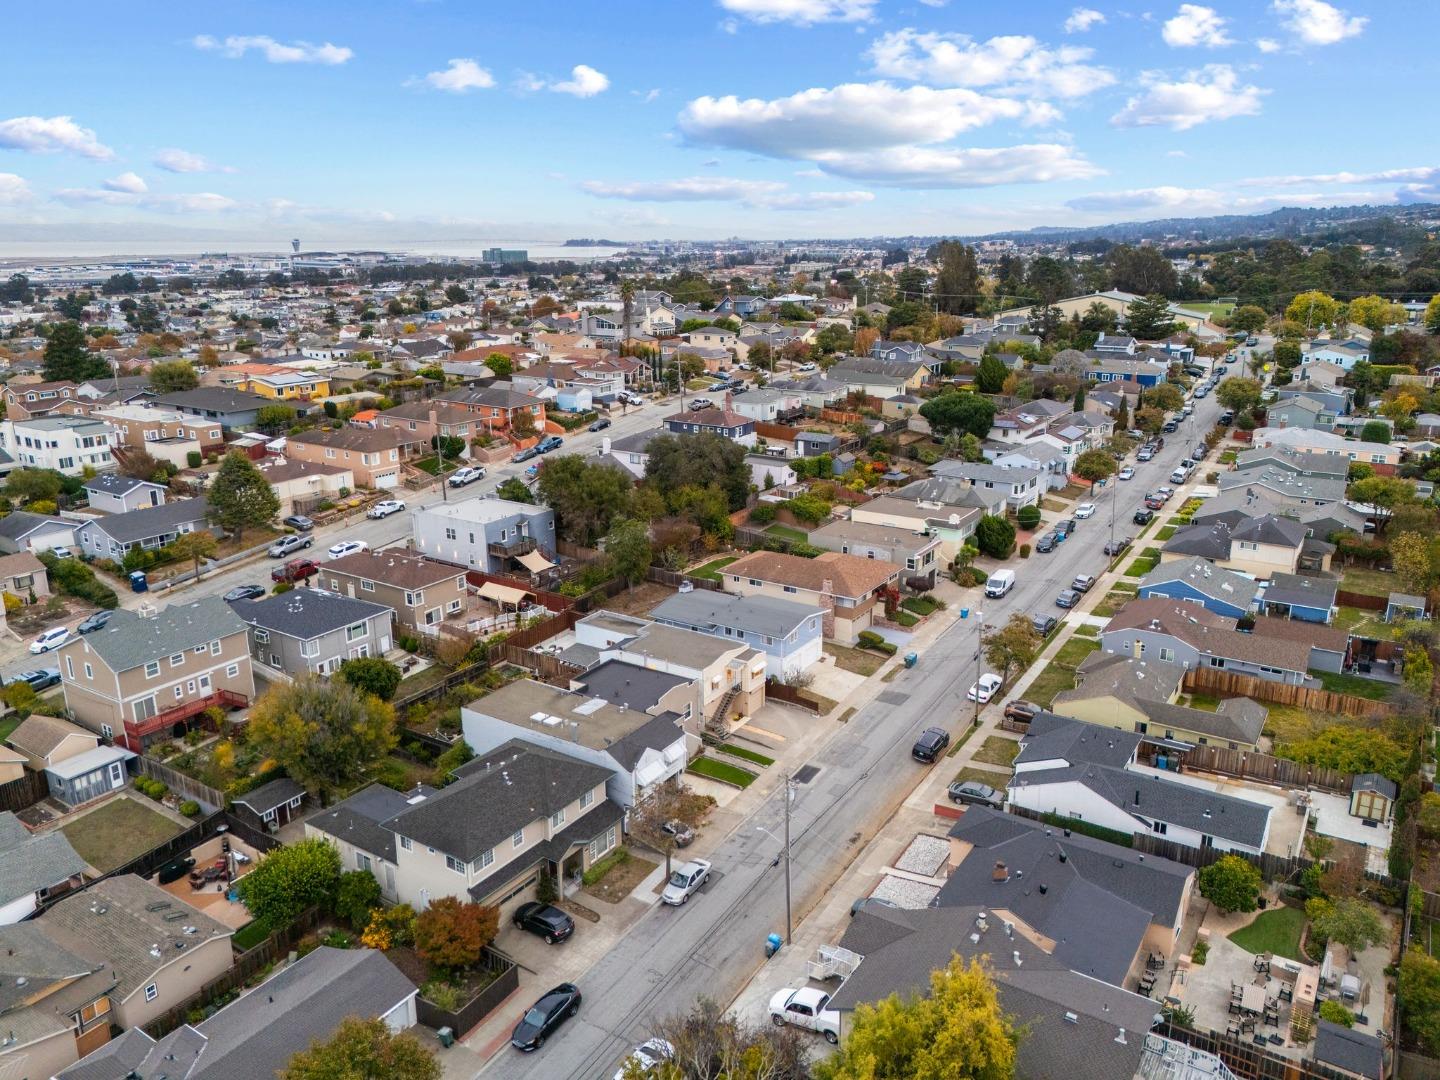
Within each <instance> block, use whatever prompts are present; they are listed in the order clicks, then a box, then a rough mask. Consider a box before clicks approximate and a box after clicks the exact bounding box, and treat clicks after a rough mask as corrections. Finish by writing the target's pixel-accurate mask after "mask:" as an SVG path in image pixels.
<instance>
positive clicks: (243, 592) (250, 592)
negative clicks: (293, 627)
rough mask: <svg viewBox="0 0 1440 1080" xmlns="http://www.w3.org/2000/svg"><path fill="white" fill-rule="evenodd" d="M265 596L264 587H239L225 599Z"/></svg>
mask: <svg viewBox="0 0 1440 1080" xmlns="http://www.w3.org/2000/svg"><path fill="white" fill-rule="evenodd" d="M264 595H265V586H264V585H237V586H235V588H233V589H231V590H230V591H229V592H227V593H226V594H225V599H226V600H227V601H229V602H231V603H234V602H235V601H236V600H255V599H258V598H259V597H262V596H264ZM87 621H88V620H87Z"/></svg>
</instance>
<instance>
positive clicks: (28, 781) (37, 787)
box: [0, 769, 50, 813]
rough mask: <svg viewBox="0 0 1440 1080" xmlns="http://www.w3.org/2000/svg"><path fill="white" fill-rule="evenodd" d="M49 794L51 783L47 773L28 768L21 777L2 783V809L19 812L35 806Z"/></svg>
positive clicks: (0, 796)
mask: <svg viewBox="0 0 1440 1080" xmlns="http://www.w3.org/2000/svg"><path fill="white" fill-rule="evenodd" d="M49 794H50V785H49V783H48V782H47V781H46V779H45V774H44V773H38V772H31V771H30V770H29V769H26V770H25V772H24V773H23V774H22V775H21V777H20V779H18V780H11V781H10V782H9V783H8V784H0V810H9V811H10V812H11V813H18V812H19V811H21V810H25V809H27V808H28V807H31V806H34V805H35V804H36V803H37V802H39V801H40V800H41V799H43V798H45V796H46V795H49Z"/></svg>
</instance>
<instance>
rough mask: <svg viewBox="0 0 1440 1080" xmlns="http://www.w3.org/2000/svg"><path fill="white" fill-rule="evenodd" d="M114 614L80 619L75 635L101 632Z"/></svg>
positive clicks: (100, 612)
mask: <svg viewBox="0 0 1440 1080" xmlns="http://www.w3.org/2000/svg"><path fill="white" fill-rule="evenodd" d="M260 591H261V592H264V591H265V590H264V589H261V590H260ZM114 614H115V612H113V611H109V610H104V609H102V610H100V611H97V612H94V613H93V614H91V615H87V616H86V617H85V618H83V619H81V620H80V624H79V625H78V626H76V627H75V632H76V633H77V634H93V633H94V632H95V631H96V630H103V629H105V624H106V623H108V622H109V621H110V616H111V615H114Z"/></svg>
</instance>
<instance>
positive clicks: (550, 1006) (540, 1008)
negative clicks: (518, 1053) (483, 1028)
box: [510, 983, 580, 1053]
mask: <svg viewBox="0 0 1440 1080" xmlns="http://www.w3.org/2000/svg"><path fill="white" fill-rule="evenodd" d="M579 1011H580V988H579V987H578V986H576V985H575V984H574V983H561V984H560V985H559V986H557V987H555V989H553V990H547V991H545V994H544V996H543V997H541V999H540V1000H539V1001H537V1002H535V1004H534V1005H531V1006H530V1008H529V1010H528V1011H527V1012H526V1013H525V1015H524V1016H523V1017H522V1018H521V1020H520V1023H518V1024H516V1025H515V1030H514V1032H512V1033H511V1035H510V1045H511V1046H513V1047H515V1049H516V1050H524V1051H525V1052H526V1053H529V1052H530V1051H531V1050H539V1049H540V1047H542V1046H544V1045H545V1039H546V1038H547V1037H548V1036H549V1035H551V1034H552V1033H553V1032H554V1031H555V1029H556V1028H558V1027H559V1026H560V1025H561V1024H563V1023H564V1022H565V1021H566V1020H568V1019H569V1018H570V1017H572V1016H574V1015H575V1014H576V1013H577V1012H579Z"/></svg>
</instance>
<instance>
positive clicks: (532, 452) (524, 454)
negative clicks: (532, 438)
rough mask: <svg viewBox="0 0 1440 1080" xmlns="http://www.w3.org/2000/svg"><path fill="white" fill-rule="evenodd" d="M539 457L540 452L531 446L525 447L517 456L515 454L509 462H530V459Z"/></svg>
mask: <svg viewBox="0 0 1440 1080" xmlns="http://www.w3.org/2000/svg"><path fill="white" fill-rule="evenodd" d="M539 456H540V451H539V450H537V449H536V448H535V447H533V446H527V447H526V448H525V449H524V450H521V451H520V452H519V453H518V454H516V455H515V456H514V457H512V458H511V459H510V460H511V461H513V462H517V463H518V462H521V461H529V460H531V459H532V458H537V457H539Z"/></svg>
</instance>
